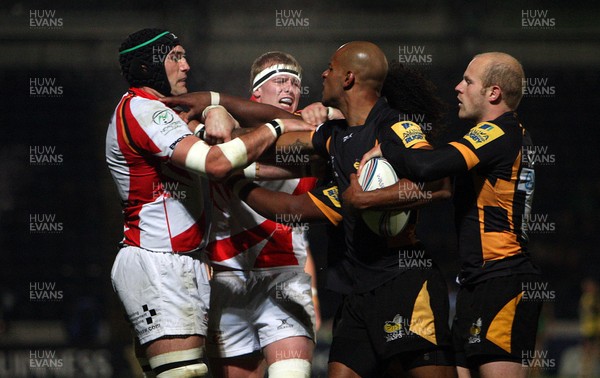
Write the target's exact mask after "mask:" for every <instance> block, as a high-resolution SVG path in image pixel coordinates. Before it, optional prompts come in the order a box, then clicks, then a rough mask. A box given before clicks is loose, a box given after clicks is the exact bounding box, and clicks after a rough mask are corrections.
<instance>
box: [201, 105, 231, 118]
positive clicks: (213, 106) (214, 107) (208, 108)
mask: <svg viewBox="0 0 600 378" xmlns="http://www.w3.org/2000/svg"><path fill="white" fill-rule="evenodd" d="M217 108H220V109H225V108H224V107H222V106H221V105H209V106H207V107H206V108H204V110H203V111H202V121H203V122H204V121H205V120H206V116H207V115H208V112H210V111H211V110H213V109H217Z"/></svg>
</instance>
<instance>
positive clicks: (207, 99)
mask: <svg viewBox="0 0 600 378" xmlns="http://www.w3.org/2000/svg"><path fill="white" fill-rule="evenodd" d="M215 93H216V92H193V93H188V94H185V95H181V96H176V97H165V98H161V99H160V100H161V101H162V102H164V103H165V104H166V105H167V106H170V107H174V106H182V107H185V108H188V109H189V110H188V111H187V112H186V113H185V116H186V117H187V118H188V120H189V119H199V118H200V117H201V115H202V112H203V111H204V109H206V108H207V107H208V106H211V105H221V106H223V107H224V108H225V109H227V111H228V112H229V113H231V114H232V115H233V116H234V117H235V119H237V120H238V122H239V123H240V125H241V126H242V127H256V126H260V125H262V124H263V123H265V122H268V121H270V120H272V119H275V118H280V119H287V118H299V117H298V116H295V115H293V114H291V113H289V112H287V111H285V110H283V109H279V108H277V107H275V106H273V105H267V104H261V103H258V102H254V101H249V100H246V99H244V98H241V97H236V96H231V95H227V94H224V93H221V94H218V95H217V96H218V99H216V98H215V97H216V96H215Z"/></svg>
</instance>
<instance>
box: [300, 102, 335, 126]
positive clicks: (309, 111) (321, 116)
mask: <svg viewBox="0 0 600 378" xmlns="http://www.w3.org/2000/svg"><path fill="white" fill-rule="evenodd" d="M328 114H329V109H328V108H327V107H325V106H323V104H321V103H320V102H315V103H312V104H310V105H308V106H307V107H305V108H304V109H302V113H301V115H302V119H303V120H304V121H305V122H307V123H310V124H311V125H320V124H322V123H323V122H325V121H327V116H328Z"/></svg>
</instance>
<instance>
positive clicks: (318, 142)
mask: <svg viewBox="0 0 600 378" xmlns="http://www.w3.org/2000/svg"><path fill="white" fill-rule="evenodd" d="M343 121H344V120H343ZM344 122H345V121H344ZM337 123H338V121H327V122H325V123H323V124H321V125H320V126H319V127H317V129H316V130H315V131H314V132H313V134H312V138H311V140H312V145H313V147H314V149H315V152H316V153H317V155H319V156H321V157H322V158H325V159H328V158H329V143H330V141H331V135H332V133H333V128H334V127H336V124H337Z"/></svg>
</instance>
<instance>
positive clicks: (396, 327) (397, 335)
mask: <svg viewBox="0 0 600 378" xmlns="http://www.w3.org/2000/svg"><path fill="white" fill-rule="evenodd" d="M409 328H410V322H409V321H408V319H404V317H403V316H402V315H400V314H396V316H394V319H392V320H388V321H386V322H385V324H384V325H383V331H384V332H385V341H386V342H390V341H394V340H396V339H401V338H402V337H404V336H407V335H408V334H409V333H411V331H410V330H409Z"/></svg>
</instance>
